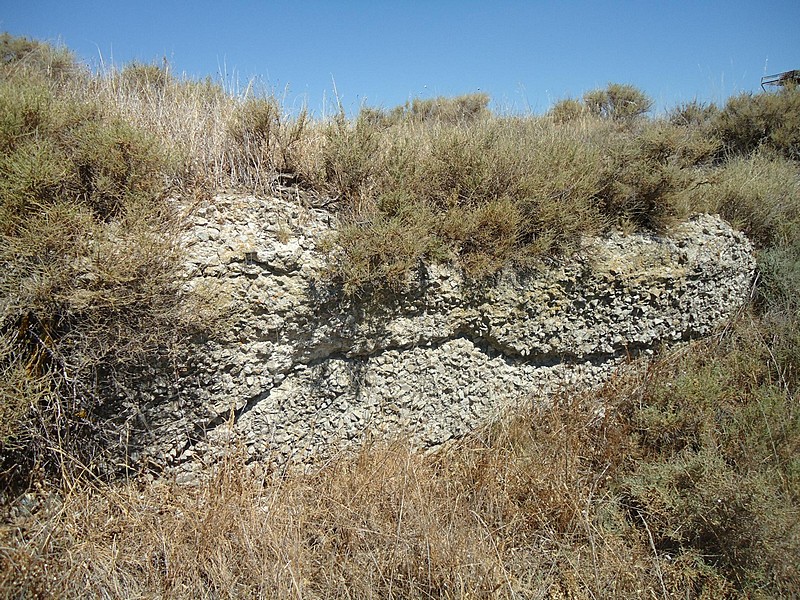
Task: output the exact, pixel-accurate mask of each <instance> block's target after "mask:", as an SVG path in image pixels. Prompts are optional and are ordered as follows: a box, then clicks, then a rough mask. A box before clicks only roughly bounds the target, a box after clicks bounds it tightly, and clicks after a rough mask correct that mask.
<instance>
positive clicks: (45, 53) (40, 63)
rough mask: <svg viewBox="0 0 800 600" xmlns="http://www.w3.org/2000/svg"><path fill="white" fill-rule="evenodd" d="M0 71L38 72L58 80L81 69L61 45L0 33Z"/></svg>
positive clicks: (10, 73) (18, 73)
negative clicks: (56, 45)
mask: <svg viewBox="0 0 800 600" xmlns="http://www.w3.org/2000/svg"><path fill="white" fill-rule="evenodd" d="M0 72H2V73H3V74H5V75H7V76H9V75H10V76H14V75H17V76H20V75H31V74H37V75H40V76H44V77H46V78H47V79H49V80H50V81H53V82H61V81H64V80H66V79H69V78H71V77H74V76H76V75H79V74H80V73H82V72H83V69H82V68H81V66H80V65H79V64H78V62H77V60H76V59H75V55H74V54H73V53H72V52H70V51H69V50H67V49H66V48H64V47H54V46H52V45H50V44H47V43H44V42H39V41H37V40H30V39H28V38H25V37H17V36H12V35H10V34H9V33H3V34H0Z"/></svg>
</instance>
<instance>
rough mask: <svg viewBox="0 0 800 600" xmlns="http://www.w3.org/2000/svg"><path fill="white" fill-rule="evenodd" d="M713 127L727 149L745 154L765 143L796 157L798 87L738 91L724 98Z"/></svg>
mask: <svg viewBox="0 0 800 600" xmlns="http://www.w3.org/2000/svg"><path fill="white" fill-rule="evenodd" d="M714 129H715V131H716V133H717V135H719V137H720V138H721V139H722V140H723V142H724V143H725V147H726V149H727V150H728V151H729V152H732V153H735V154H748V153H751V152H753V151H754V150H757V149H759V148H762V147H765V148H768V149H770V150H773V151H775V152H777V153H779V154H781V155H783V156H785V157H786V158H790V159H793V160H798V159H800V89H798V88H797V87H794V86H793V87H786V88H783V89H781V90H780V91H779V92H771V93H760V94H741V95H739V96H736V97H733V98H731V99H729V100H728V102H727V103H726V104H725V108H724V109H723V110H722V112H720V113H719V114H718V115H717V117H716V118H715V119H714Z"/></svg>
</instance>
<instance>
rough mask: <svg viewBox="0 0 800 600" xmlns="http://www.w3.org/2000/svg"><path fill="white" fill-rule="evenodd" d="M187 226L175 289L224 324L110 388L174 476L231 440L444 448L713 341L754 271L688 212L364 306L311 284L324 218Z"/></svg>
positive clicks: (282, 448)
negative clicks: (505, 415)
mask: <svg viewBox="0 0 800 600" xmlns="http://www.w3.org/2000/svg"><path fill="white" fill-rule="evenodd" d="M194 215H195V216H194V217H193V219H194V227H193V228H192V229H191V230H190V231H189V232H188V233H187V244H188V247H189V254H190V257H191V259H190V262H189V263H188V264H187V268H186V273H185V277H186V285H187V286H188V287H189V288H192V289H196V290H198V291H200V292H201V293H202V294H205V295H207V296H209V297H214V298H216V300H215V301H216V302H220V301H221V302H222V304H223V305H224V304H226V303H227V304H228V306H229V308H231V309H232V314H233V317H232V318H231V320H230V326H229V327H228V328H226V330H225V332H224V334H222V335H220V336H218V339H214V340H198V341H197V342H196V344H194V345H193V346H192V347H191V348H189V349H188V350H187V352H186V353H185V355H183V356H180V357H178V358H177V359H176V362H175V363H173V364H172V365H170V367H169V368H162V369H159V368H156V367H154V368H153V369H152V370H151V371H150V372H148V373H145V374H144V375H143V377H142V380H141V381H139V382H138V383H137V385H136V386H133V387H131V389H130V390H128V391H127V392H125V393H124V394H123V395H124V396H125V397H126V398H127V400H126V411H127V413H128V416H129V418H128V419H127V421H126V422H127V426H128V428H129V431H127V432H125V436H126V438H125V439H127V440H129V446H128V449H127V451H128V452H129V453H130V458H132V459H133V460H134V461H142V460H143V459H145V458H146V459H148V460H150V461H155V462H157V463H159V464H162V465H163V464H170V465H183V466H182V469H184V470H191V468H192V465H196V464H198V463H199V462H200V461H199V459H201V458H203V459H205V458H209V457H213V456H214V455H215V453H216V452H217V451H218V450H219V449H220V448H222V447H224V445H225V444H226V443H229V440H230V439H231V436H232V435H233V437H235V438H236V439H237V440H240V441H244V443H245V444H246V447H247V451H248V452H249V453H250V454H251V455H252V456H253V457H254V458H261V459H269V460H273V461H276V462H278V463H280V462H283V461H285V460H286V459H288V458H292V459H297V460H311V459H314V458H315V457H319V456H321V455H325V454H327V453H329V452H331V451H333V450H335V449H338V448H342V447H346V446H348V445H352V444H357V443H360V442H361V441H362V440H363V438H364V436H366V435H378V436H391V435H395V434H410V435H411V437H412V439H414V440H416V441H417V443H419V444H420V445H423V446H430V445H436V444H440V443H442V442H444V441H446V440H448V439H450V438H451V437H453V436H458V435H461V434H463V433H465V432H466V431H468V430H469V429H471V428H473V427H474V426H475V425H476V424H477V423H479V422H481V421H482V420H485V419H487V418H491V417H492V416H494V415H496V414H497V413H498V411H502V410H505V409H507V408H508V407H509V406H513V404H514V403H515V402H518V401H519V400H520V399H521V398H523V397H531V396H534V397H536V396H540V397H546V396H547V395H548V394H552V393H553V392H556V391H558V390H559V389H560V388H561V387H563V386H564V385H565V384H567V383H572V382H586V383H588V384H591V383H596V382H599V381H601V380H602V379H603V378H604V377H606V376H607V375H608V374H609V372H610V370H611V369H612V368H613V367H614V366H615V365H618V364H619V363H620V362H623V361H624V360H625V359H626V357H628V356H630V355H632V354H635V353H640V352H651V351H653V350H655V349H657V348H659V347H660V346H661V345H662V344H664V343H669V342H676V341H680V340H687V339H690V338H694V337H698V336H702V335H705V334H707V333H709V332H710V331H711V330H712V329H713V328H714V327H715V326H717V325H718V324H720V322H721V321H722V320H724V319H725V318H726V317H728V316H729V315H730V314H731V312H732V311H733V310H735V309H736V308H737V307H738V306H740V305H741V304H742V303H743V301H744V300H745V298H746V296H747V294H748V292H749V289H750V284H751V280H752V276H753V270H754V260H753V257H752V248H751V246H750V244H749V243H748V242H747V240H746V239H745V238H744V237H743V236H742V235H740V234H738V233H736V232H734V231H732V230H731V229H730V227H728V226H727V225H726V224H725V223H724V222H722V221H721V220H719V219H718V218H716V217H711V216H708V215H700V216H697V217H695V218H694V219H692V220H691V221H690V222H688V223H685V224H683V225H681V226H680V227H678V228H676V229H675V230H674V231H673V232H671V234H670V235H669V236H668V237H656V236H649V235H631V236H622V235H621V234H614V235H611V236H609V237H607V238H604V239H597V240H592V241H587V243H586V245H585V247H584V249H583V251H582V252H581V253H580V255H579V256H577V257H574V258H573V259H570V260H569V261H564V262H562V263H560V264H557V265H554V266H553V267H552V268H548V269H542V270H541V271H539V272H531V273H526V274H520V273H514V272H506V273H503V274H502V275H501V276H498V277H497V278H496V279H495V280H494V281H492V282H491V283H487V284H485V285H481V286H477V285H475V284H474V283H470V282H468V281H465V280H464V279H463V278H462V277H461V276H460V275H459V274H458V273H457V272H456V271H454V270H453V269H451V268H449V267H442V266H430V265H429V266H424V267H423V266H421V267H420V269H419V272H418V273H417V274H416V275H415V279H414V281H413V282H412V284H411V285H410V286H409V290H408V292H407V293H405V294H403V295H402V296H400V297H396V298H393V299H392V300H391V301H388V300H384V301H382V302H381V303H369V302H363V303H359V302H353V301H349V300H347V299H345V298H344V297H342V296H341V295H340V294H337V293H336V291H335V290H334V289H331V288H330V287H327V286H326V284H324V279H323V278H321V276H320V275H321V273H322V270H323V268H324V265H325V257H324V256H323V255H322V254H321V253H320V252H319V251H318V245H319V243H320V241H321V240H322V239H323V238H324V237H325V236H327V235H329V234H330V232H331V231H332V229H331V227H332V221H333V219H332V217H331V215H330V214H329V213H327V212H325V211H323V210H317V209H308V208H303V207H301V206H299V205H297V204H295V203H292V202H287V201H283V200H279V199H259V198H254V197H237V196H233V195H230V196H219V197H217V198H215V199H214V200H213V201H212V202H210V203H209V204H208V205H207V206H205V207H203V208H200V209H199V210H198V211H196V212H195V213H194ZM133 415H135V417H136V418H133Z"/></svg>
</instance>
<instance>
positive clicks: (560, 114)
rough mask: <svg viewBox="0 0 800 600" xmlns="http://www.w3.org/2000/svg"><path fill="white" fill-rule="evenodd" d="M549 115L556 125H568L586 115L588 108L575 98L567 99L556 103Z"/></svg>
mask: <svg viewBox="0 0 800 600" xmlns="http://www.w3.org/2000/svg"><path fill="white" fill-rule="evenodd" d="M547 114H548V115H549V116H550V117H551V118H552V119H553V121H555V122H556V123H567V122H569V121H574V120H575V119H578V118H580V117H582V116H583V115H585V114H586V107H585V106H584V105H583V104H582V103H581V101H580V100H575V99H574V98H565V99H564V100H559V101H558V102H556V103H555V104H554V105H553V106H552V107H551V108H550V110H549V111H548V112H547Z"/></svg>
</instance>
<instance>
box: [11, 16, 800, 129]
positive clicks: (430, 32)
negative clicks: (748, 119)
mask: <svg viewBox="0 0 800 600" xmlns="http://www.w3.org/2000/svg"><path fill="white" fill-rule="evenodd" d="M798 24H800V0H782V1H778V0H773V1H759V0H750V1H746V0H744V1H740V0H731V1H728V2H706V1H703V0H698V1H694V2H689V1H687V2H677V1H675V2H650V1H648V0H638V1H634V2H629V1H625V2H608V1H606V2H600V1H597V2H589V1H580V2H534V1H531V2H522V1H516V2H512V1H503V0H497V1H493V2H488V1H487V2H476V1H461V2H457V1H454V0H442V1H438V2H437V1H434V0H431V1H428V2H422V1H396V2H382V1H380V0H374V1H361V0H353V1H346V0H340V1H339V2H321V1H315V0H307V1H303V0H296V1H294V2H290V1H284V0H279V1H278V0H276V1H266V0H265V1H246V0H231V1H222V0H220V1H217V2H208V1H205V0H199V1H193V2H190V1H182V2H181V1H177V0H162V1H160V2H148V1H136V2H133V1H130V0H129V1H127V2H118V1H115V0H104V1H78V2H70V1H68V0H60V1H52V0H0V30H3V31H8V32H9V33H12V34H15V35H25V36H28V37H34V38H37V39H46V40H50V41H54V40H61V41H62V42H63V43H64V44H66V45H67V46H68V47H69V48H71V49H72V50H73V51H75V52H76V53H77V54H78V56H79V57H81V58H82V59H84V60H86V61H87V62H90V63H92V64H95V65H96V64H97V63H98V62H99V60H100V58H101V57H102V59H103V60H104V61H106V62H111V61H113V62H114V63H115V64H118V65H119V64H124V63H126V62H128V61H131V60H134V59H136V60H139V61H145V62H151V61H153V60H157V61H160V60H161V58H162V57H165V56H166V58H167V59H168V60H169V61H170V63H171V65H172V68H173V70H174V71H176V72H178V73H185V74H187V75H189V76H192V77H205V76H207V75H208V76H211V77H213V78H214V79H217V80H220V79H221V80H223V81H224V82H225V84H226V86H227V87H228V89H236V88H237V86H238V89H243V88H244V87H245V86H246V85H247V82H248V81H249V80H251V79H252V78H256V79H257V80H258V81H259V82H260V83H261V84H263V85H265V86H267V87H268V88H271V89H273V90H275V91H276V93H278V94H279V95H280V96H282V97H284V98H285V100H284V101H285V104H286V106H287V108H288V109H291V108H293V107H297V106H299V105H300V104H301V103H303V102H306V103H307V104H308V106H309V108H310V109H312V110H313V111H314V112H315V113H317V114H319V113H320V112H321V111H322V107H323V105H328V106H330V105H331V101H332V98H333V91H334V83H333V82H335V87H336V92H337V93H338V95H339V98H340V100H341V101H342V103H343V105H344V106H345V107H346V108H347V109H348V111H354V110H356V109H357V108H358V106H360V105H361V104H362V103H366V104H368V105H370V106H383V107H386V108H390V107H392V106H395V105H398V104H402V103H403V102H405V101H406V100H408V99H409V98H412V97H423V98H426V97H433V96H437V95H458V94H464V93H470V92H474V91H477V90H481V91H484V92H488V93H489V94H490V95H491V97H492V99H493V102H494V106H495V108H498V109H503V110H517V111H527V110H531V111H533V112H537V113H540V112H543V111H545V110H547V108H548V107H549V106H550V105H551V104H552V103H553V102H554V101H556V100H559V99H561V98H565V97H578V96H580V95H582V94H583V93H584V92H585V91H587V90H591V89H595V88H598V87H603V86H605V85H606V84H607V83H609V82H617V83H630V84H633V85H635V86H637V87H639V88H640V89H642V90H643V91H645V92H646V93H647V94H648V95H650V96H651V97H652V98H653V99H654V100H655V101H656V107H657V109H659V110H663V109H665V108H671V107H673V106H675V105H677V104H679V103H681V102H686V101H690V100H692V99H695V98H696V99H698V100H700V101H704V102H707V101H714V102H717V103H722V102H724V101H725V99H726V98H727V97H728V96H730V95H732V94H737V93H739V92H743V91H757V90H758V89H759V81H760V78H761V76H762V75H765V74H772V73H776V72H780V71H785V70H789V69H800V31H798V29H797V28H798Z"/></svg>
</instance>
